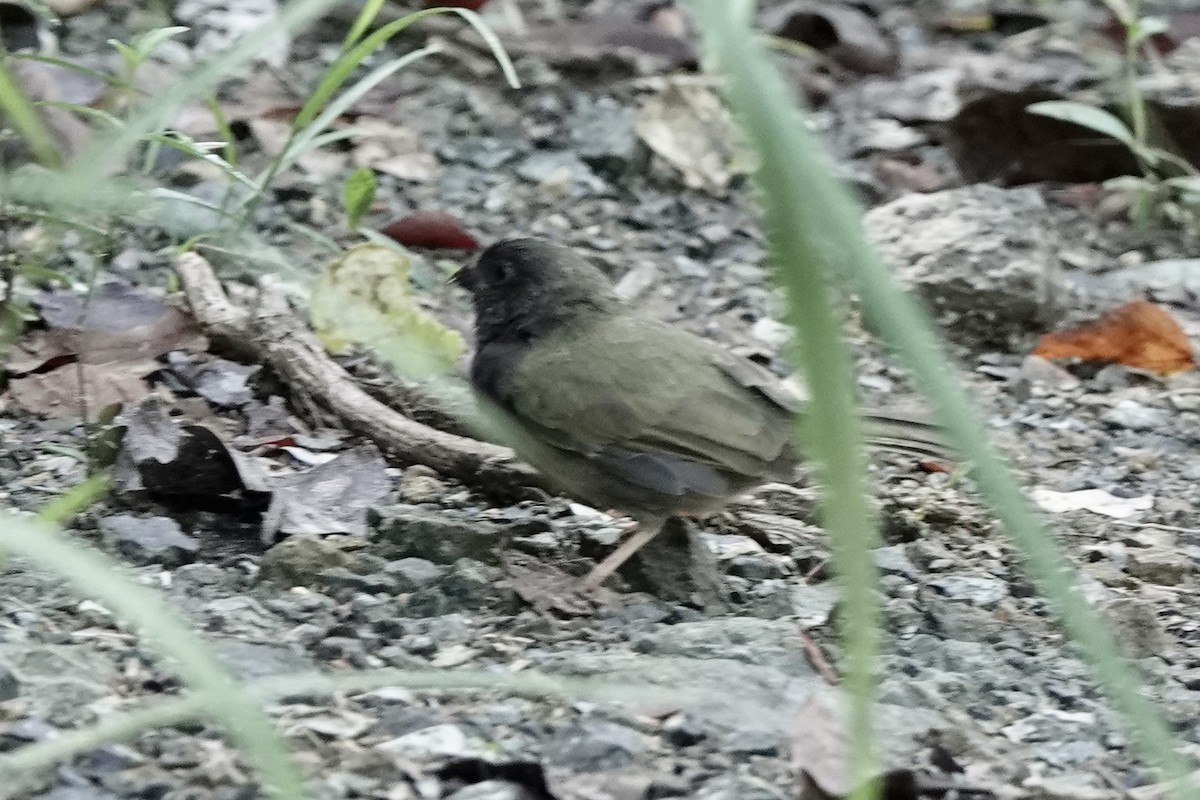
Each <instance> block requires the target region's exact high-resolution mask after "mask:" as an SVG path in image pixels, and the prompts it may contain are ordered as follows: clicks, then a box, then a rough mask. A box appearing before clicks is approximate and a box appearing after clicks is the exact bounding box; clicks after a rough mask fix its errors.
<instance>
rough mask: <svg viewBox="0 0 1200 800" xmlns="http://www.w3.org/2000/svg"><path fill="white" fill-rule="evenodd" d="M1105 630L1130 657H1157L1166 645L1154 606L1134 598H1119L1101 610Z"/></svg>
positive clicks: (1163, 632) (1164, 635) (1164, 634)
mask: <svg viewBox="0 0 1200 800" xmlns="http://www.w3.org/2000/svg"><path fill="white" fill-rule="evenodd" d="M1102 611H1103V613H1104V618H1105V619H1106V620H1107V621H1108V627H1109V630H1111V631H1112V633H1113V635H1114V636H1115V637H1116V638H1117V641H1118V642H1120V643H1121V646H1122V647H1123V648H1124V649H1125V652H1126V653H1128V654H1129V655H1130V656H1132V657H1134V658H1147V657H1150V656H1158V655H1161V654H1162V652H1163V650H1164V649H1166V646H1167V637H1166V633H1165V631H1164V630H1163V626H1162V623H1161V622H1159V621H1158V614H1157V613H1156V612H1155V610H1154V606H1153V605H1151V604H1150V603H1148V602H1146V601H1145V600H1141V599H1139V598H1136V597H1119V598H1117V599H1116V600H1112V601H1110V602H1108V603H1106V604H1105V605H1104V607H1103V609H1102Z"/></svg>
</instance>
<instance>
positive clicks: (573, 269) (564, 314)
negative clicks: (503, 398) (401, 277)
mask: <svg viewBox="0 0 1200 800" xmlns="http://www.w3.org/2000/svg"><path fill="white" fill-rule="evenodd" d="M455 280H456V281H457V282H458V283H459V284H460V285H461V286H463V287H465V288H466V289H468V290H469V291H470V292H471V294H472V295H473V296H474V300H475V336H476V339H477V340H478V341H480V342H486V341H489V340H491V339H496V338H503V337H511V338H520V339H526V340H528V339H532V338H535V337H537V336H540V335H541V334H543V333H545V332H546V331H548V330H551V329H553V328H554V327H556V326H558V325H562V324H566V323H567V322H569V321H570V320H573V319H577V318H579V316H580V315H586V314H590V313H595V312H597V311H605V310H608V309H611V308H613V307H614V306H616V305H617V304H618V300H617V298H616V295H615V294H614V293H613V288H612V284H611V283H610V282H609V280H608V278H607V277H605V275H604V273H602V272H601V271H600V270H599V268H597V267H596V265H595V264H593V263H592V262H591V261H589V260H588V259H586V258H584V257H583V256H581V255H579V254H578V253H576V252H575V251H573V250H571V249H570V248H568V247H564V246H563V245H560V244H554V243H553V242H549V241H546V240H545V239H505V240H504V241H501V242H497V243H496V244H494V245H492V246H491V247H489V248H487V249H486V250H484V251H483V253H482V254H480V256H479V259H478V260H477V261H476V262H475V263H474V264H473V265H471V266H469V267H465V268H464V269H462V270H460V271H459V272H458V273H457V274H456V275H455Z"/></svg>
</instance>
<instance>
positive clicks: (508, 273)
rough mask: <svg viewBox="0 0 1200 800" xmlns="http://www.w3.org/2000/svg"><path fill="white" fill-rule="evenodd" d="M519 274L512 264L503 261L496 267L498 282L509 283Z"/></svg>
mask: <svg viewBox="0 0 1200 800" xmlns="http://www.w3.org/2000/svg"><path fill="white" fill-rule="evenodd" d="M516 274H517V269H516V267H514V266H513V265H512V263H511V262H508V261H501V262H500V263H499V264H497V265H496V282H497V283H508V282H509V281H510V280H512V279H513V276H514V275H516Z"/></svg>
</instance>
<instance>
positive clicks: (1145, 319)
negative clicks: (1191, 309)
mask: <svg viewBox="0 0 1200 800" xmlns="http://www.w3.org/2000/svg"><path fill="white" fill-rule="evenodd" d="M1033 355H1035V356H1041V357H1042V358H1050V359H1056V358H1077V359H1082V360H1084V361H1103V362H1110V363H1111V362H1115V363H1118V364H1123V365H1125V366H1127V367H1134V368H1137V369H1144V370H1148V371H1150V372H1157V373H1159V374H1160V375H1170V374H1172V373H1175V372H1183V371H1185V370H1189V369H1195V367H1196V358H1195V354H1194V353H1193V351H1192V343H1191V342H1189V341H1188V338H1187V334H1185V333H1184V332H1183V328H1182V327H1180V325H1179V322H1178V321H1176V319H1175V318H1174V317H1173V316H1171V314H1170V312H1168V311H1167V310H1166V309H1164V308H1162V307H1161V306H1158V305H1155V304H1154V303H1151V302H1149V301H1148V300H1140V299H1139V300H1131V301H1130V302H1128V303H1126V304H1125V305H1123V306H1119V307H1118V308H1114V309H1113V310H1112V311H1109V312H1108V313H1107V314H1105V315H1104V316H1102V317H1100V318H1099V319H1097V320H1094V321H1092V322H1085V323H1084V324H1082V325H1078V326H1076V327H1074V328H1068V329H1067V330H1065V331H1056V332H1054V333H1047V334H1045V335H1044V336H1042V338H1041V339H1040V340H1038V343H1037V347H1035V348H1034V350H1033Z"/></svg>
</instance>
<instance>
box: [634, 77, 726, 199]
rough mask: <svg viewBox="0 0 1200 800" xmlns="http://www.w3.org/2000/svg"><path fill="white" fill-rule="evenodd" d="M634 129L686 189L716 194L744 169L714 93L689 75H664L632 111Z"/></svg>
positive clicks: (721, 191)
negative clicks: (663, 85)
mask: <svg viewBox="0 0 1200 800" xmlns="http://www.w3.org/2000/svg"><path fill="white" fill-rule="evenodd" d="M636 129H637V134H638V136H639V137H641V139H642V141H644V142H645V143H646V145H647V146H648V147H649V148H650V149H651V150H653V151H654V153H655V154H656V155H658V156H659V157H661V158H662V159H663V160H664V161H666V162H667V163H669V164H670V165H671V166H673V167H674V168H675V169H677V170H678V171H679V173H680V175H681V176H682V177H683V182H684V184H685V185H686V186H687V187H688V188H690V189H703V190H705V191H708V192H710V193H712V194H721V193H723V192H724V191H725V188H726V187H727V186H728V185H729V182H730V181H731V180H733V177H734V176H735V175H738V174H741V173H745V172H748V171H749V166H750V165H749V163H748V157H746V156H745V154H744V152H743V151H741V150H740V149H739V147H738V139H737V136H736V134H735V132H734V128H733V124H732V122H731V120H730V119H729V114H728V112H726V110H725V107H724V106H723V105H722V104H721V100H720V98H718V97H717V94H716V92H715V91H714V90H713V89H712V87H711V86H709V85H707V84H705V83H702V82H697V81H696V80H695V79H691V78H676V79H669V80H668V81H667V83H666V88H664V89H663V91H661V92H660V93H658V94H657V95H655V96H654V97H652V98H650V99H649V100H648V101H647V102H646V104H645V105H644V106H643V107H642V109H641V111H639V112H638V118H637V125H636Z"/></svg>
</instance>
